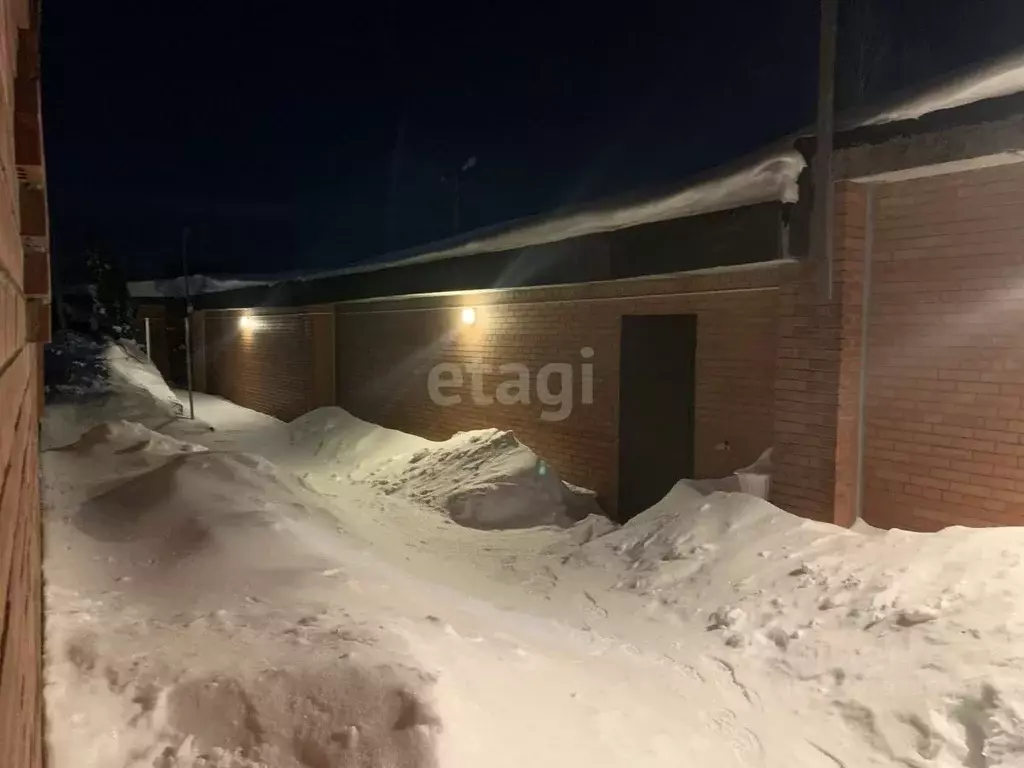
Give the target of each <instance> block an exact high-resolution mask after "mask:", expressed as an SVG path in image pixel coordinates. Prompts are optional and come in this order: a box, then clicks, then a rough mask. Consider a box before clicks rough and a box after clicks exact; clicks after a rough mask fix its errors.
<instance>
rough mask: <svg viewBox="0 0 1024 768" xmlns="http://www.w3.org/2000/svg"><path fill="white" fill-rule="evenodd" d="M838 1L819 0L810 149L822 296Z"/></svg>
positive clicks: (827, 281) (830, 246)
mask: <svg viewBox="0 0 1024 768" xmlns="http://www.w3.org/2000/svg"><path fill="white" fill-rule="evenodd" d="M838 16H839V0H821V33H820V41H819V42H820V46H819V52H818V59H819V65H818V66H819V69H818V125H817V142H816V145H815V152H814V169H813V171H814V218H813V221H812V237H811V254H812V258H814V259H816V260H817V261H818V287H819V290H820V294H821V296H822V297H823V298H825V299H828V300H831V299H832V279H833V269H834V265H833V250H834V245H835V244H834V243H833V242H832V223H833V222H832V219H833V212H834V209H835V188H834V184H833V178H832V152H833V149H834V135H835V96H836V31H837V29H838V26H839V21H838Z"/></svg>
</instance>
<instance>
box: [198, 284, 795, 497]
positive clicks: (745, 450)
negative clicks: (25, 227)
mask: <svg viewBox="0 0 1024 768" xmlns="http://www.w3.org/2000/svg"><path fill="white" fill-rule="evenodd" d="M779 269H780V267H779V265H777V264H768V265H756V266H752V267H747V268H736V269H729V270H723V271H718V272H713V273H692V274H690V275H686V276H675V277H671V278H651V279H643V280H625V281H620V282H613V283H595V284H589V285H580V286H565V287H556V288H539V289H526V290H522V289H520V290H509V291H487V292H477V293H467V294H458V295H446V296H444V297H430V298H422V297H421V298H416V297H412V298H407V299H395V300H385V301H371V302H349V303H342V304H336V305H333V306H328V307H309V308H297V309H290V310H281V311H277V312H275V311H267V310H262V311H254V314H253V318H254V323H255V326H254V327H252V328H249V329H245V328H241V327H240V325H239V318H240V317H241V316H242V315H243V314H244V313H243V312H242V311H236V310H208V311H205V312H200V313H197V320H196V322H197V323H199V322H201V323H202V324H203V335H204V337H205V340H206V341H205V350H204V352H205V354H204V355H203V356H204V357H205V360H206V362H205V366H204V371H203V372H202V374H199V375H197V380H198V378H199V376H200V375H203V376H205V377H206V383H207V387H206V389H207V391H209V392H212V393H214V394H219V395H222V396H224V397H227V398H228V399H230V400H233V401H234V402H237V403H239V404H241V405H244V406H246V407H249V408H253V409H255V410H259V411H262V412H264V413H269V414H272V415H274V416H277V417H279V418H282V419H293V418H295V417H296V416H298V415H300V414H302V413H304V412H306V411H308V410H310V409H312V408H315V407H317V406H319V405H324V404H328V403H335V402H336V403H338V404H340V405H342V406H343V407H345V408H347V409H348V410H350V411H351V412H352V413H354V414H356V415H357V416H360V417H361V418H364V419H367V420H369V421H373V422H376V423H379V424H383V425H384V426H387V427H391V428H394V429H400V430H403V431H406V432H411V433H414V434H419V435H422V436H424V437H428V438H433V439H444V438H447V437H450V436H451V435H452V434H453V433H454V432H457V431H460V430H468V429H479V428H482V427H492V426H493V427H499V428H503V429H511V430H513V431H514V432H515V433H516V435H517V437H518V438H519V439H520V440H521V441H523V442H524V443H526V444H527V445H529V446H531V447H532V448H534V449H535V450H536V451H537V452H538V453H539V454H540V455H541V456H543V457H544V458H546V459H547V460H548V461H550V462H551V463H552V465H553V466H554V467H556V468H557V469H558V470H559V472H561V473H562V475H563V476H564V477H565V478H566V479H567V480H569V481H570V482H574V483H577V484H579V485H583V486H585V487H588V488H593V489H595V490H596V491H598V493H599V494H600V497H601V500H602V503H603V504H604V505H605V506H606V508H607V509H608V510H609V511H614V502H615V499H616V493H617V471H618V443H617V436H618V421H617V419H618V374H619V369H618V365H619V363H618V360H619V328H620V322H621V318H622V316H623V315H627V314H695V315H697V318H698V319H697V329H698V330H697V337H698V338H697V349H696V365H697V367H696V392H695V399H696V404H695V456H696V470H697V474H698V475H699V476H702V477H713V476H721V475H725V474H728V473H730V472H731V471H733V470H734V469H737V468H739V467H741V466H744V465H746V464H748V463H750V462H751V461H753V460H754V459H756V458H757V456H758V455H759V454H760V452H761V451H763V450H764V449H765V448H766V447H768V446H769V445H770V444H771V440H772V431H773V419H772V399H773V395H774V388H773V384H774V371H775V339H776V311H777V297H778V279H779ZM466 306H472V307H474V308H475V310H476V313H477V321H476V323H475V324H474V325H472V326H466V325H464V324H463V323H462V322H461V320H460V316H459V315H460V310H461V308H462V307H466ZM584 347H590V348H591V349H592V350H594V355H593V357H592V358H589V359H584V358H583V357H582V356H581V350H582V349H583V348H584ZM681 352H682V350H681ZM671 353H672V350H666V354H671ZM198 358H199V355H197V359H198ZM335 361H337V365H335ZM444 362H448V363H459V364H461V365H463V366H465V367H467V368H470V367H472V366H474V365H476V364H485V365H487V366H490V367H491V370H492V372H491V373H489V374H485V375H483V376H482V377H481V381H482V390H483V392H485V393H489V394H491V395H493V394H494V392H495V391H496V388H497V386H498V384H499V383H500V382H501V381H503V380H505V379H506V378H507V377H506V376H504V375H502V374H500V373H498V372H497V370H496V369H497V366H499V365H501V364H503V363H512V362H516V363H522V364H525V365H526V366H527V367H528V368H529V369H530V370H531V372H532V373H534V374H535V373H536V372H537V371H538V370H539V368H540V367H541V366H543V365H545V364H547V363H569V364H571V365H573V368H574V379H573V387H574V390H575V393H576V394H575V396H574V397H575V400H574V402H575V407H574V408H573V409H572V411H571V413H570V415H569V416H568V417H567V418H565V419H564V420H561V421H546V420H544V419H542V418H541V411H542V410H548V411H552V410H554V409H555V407H554V406H544V405H543V404H542V403H541V402H539V401H538V399H537V398H536V396H534V397H532V398H531V402H530V404H528V405H526V404H517V405H501V404H499V403H497V402H494V403H493V404H491V405H489V406H481V405H478V404H475V403H474V402H473V399H472V397H471V390H470V379H469V378H467V380H466V385H465V387H464V388H463V389H462V390H461V392H462V394H463V398H462V402H461V403H459V404H457V405H451V406H440V405H438V404H436V403H434V402H433V401H432V400H431V398H430V396H429V389H428V376H429V371H430V369H431V368H432V367H433V366H434V365H435V364H437V363H444ZM584 362H587V363H590V364H592V365H593V376H594V386H593V395H594V396H593V403H592V404H591V405H583V404H582V403H581V402H580V400H581V387H582V384H581V369H580V367H579V366H580V364H582V363H584ZM553 389H557V388H555V387H553Z"/></svg>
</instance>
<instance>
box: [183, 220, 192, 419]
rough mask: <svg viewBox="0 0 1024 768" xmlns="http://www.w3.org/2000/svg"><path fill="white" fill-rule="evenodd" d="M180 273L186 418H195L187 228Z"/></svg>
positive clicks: (186, 229)
mask: <svg viewBox="0 0 1024 768" xmlns="http://www.w3.org/2000/svg"><path fill="white" fill-rule="evenodd" d="M181 273H182V275H183V276H184V278H185V368H186V377H187V379H188V417H189V418H190V419H192V420H195V418H196V404H195V400H194V398H193V396H192V291H191V289H190V288H189V284H188V227H184V228H183V229H182V230H181Z"/></svg>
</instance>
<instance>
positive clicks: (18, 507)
mask: <svg viewBox="0 0 1024 768" xmlns="http://www.w3.org/2000/svg"><path fill="white" fill-rule="evenodd" d="M29 20H30V17H29V14H28V9H27V4H26V3H22V2H13V1H12V0H7V1H6V2H0V766H2V768H7V766H10V767H11V768H15V767H17V768H22V767H23V766H25V767H27V768H41V766H42V765H43V753H42V746H43V741H42V694H41V667H40V665H41V646H42V589H41V578H40V567H41V563H40V558H41V548H40V526H41V522H40V514H39V487H38V473H39V463H38V443H37V437H38V422H39V408H40V402H41V397H40V396H41V372H42V357H41V352H40V349H41V347H40V345H39V344H38V343H35V342H39V341H45V340H47V338H48V332H49V328H48V325H49V324H48V317H49V313H48V304H47V302H48V300H49V286H48V281H49V270H48V266H47V264H46V263H45V261H44V259H45V236H46V231H45V197H44V196H42V195H41V187H40V182H41V180H42V169H41V162H42V161H41V157H39V153H38V152H37V153H36V154H35V155H32V153H28V155H27V156H31V157H30V159H31V160H32V163H33V164H31V165H25V164H24V163H23V162H22V160H23V159H24V158H20V157H19V159H18V161H17V162H16V159H15V139H14V135H15V114H14V98H15V84H16V82H17V86H18V88H31V87H35V88H38V83H37V82H36V80H35V72H36V70H35V67H34V65H33V66H32V71H31V72H29V73H28V75H26V73H25V71H24V69H25V68H24V66H23V67H21V69H20V70H19V71H18V78H17V81H16V80H15V72H16V61H18V59H19V58H20V59H21V60H22V62H23V63H24V62H26V61H28V63H29V64H32V57H31V56H28V55H27V54H26V52H25V50H21V51H20V55H19V38H20V40H21V42H22V43H23V44H24V43H26V41H28V42H29V43H31V42H33V41H34V33H33V32H32V31H31V30H25V29H22V30H19V28H18V27H19V24H25V23H27V22H28V21H29ZM22 47H23V46H22ZM33 50H34V49H33ZM30 106H31V105H30ZM19 126H20V128H21V130H20V131H19V135H22V134H23V135H24V136H26V137H27V138H26V139H24V140H28V138H31V140H32V141H33V142H34V143H35V144H37V145H39V146H41V143H40V138H39V137H40V134H39V115H38V103H36V104H35V108H34V110H29V111H25V110H24V109H22V110H21V111H20V114H19ZM19 141H22V139H19ZM26 162H27V161H26ZM29 176H31V178H33V179H34V182H33V185H32V186H31V187H30V186H28V185H26V184H24V183H20V182H19V177H23V178H25V177H29ZM26 195H28V196H31V197H32V200H31V201H27V200H26ZM26 203H30V207H31V205H34V206H35V208H34V209H33V211H34V213H35V214H36V218H35V219H34V220H33V221H32V222H31V226H33V227H36V229H37V230H38V229H39V228H40V226H41V225H40V221H42V222H44V225H43V227H42V229H41V231H33V232H32V233H28V232H27V231H26V229H25V227H24V222H20V221H19V209H20V208H21V207H22V206H23V205H25V204H26ZM40 206H43V207H42V208H40ZM40 215H41V218H40ZM23 236H24V237H30V238H31V239H32V241H33V245H34V250H33V258H32V260H31V263H30V268H29V269H27V270H26V268H25V263H24V250H23V247H22V243H23ZM27 294H30V295H31V296H33V297H34V298H31V299H29V298H28V296H27ZM29 302H31V304H30V303H29Z"/></svg>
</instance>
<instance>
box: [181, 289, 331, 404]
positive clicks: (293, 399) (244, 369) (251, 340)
mask: <svg viewBox="0 0 1024 768" xmlns="http://www.w3.org/2000/svg"><path fill="white" fill-rule="evenodd" d="M246 314H247V313H243V312H240V311H239V312H235V311H231V312H213V311H208V312H197V313H196V314H195V316H194V319H193V322H194V323H195V324H196V325H197V326H198V325H200V324H201V325H202V330H201V331H198V332H197V333H196V334H195V341H196V342H199V341H200V340H203V341H205V349H204V351H203V352H202V353H201V354H196V355H195V362H194V364H195V365H196V366H199V365H202V370H201V371H197V373H196V383H197V384H199V383H200V382H205V385H206V391H208V392H211V393H213V394H217V395H221V396H222V397H226V398H227V399H228V400H231V401H233V402H236V403H238V404H240V405H244V406H245V407H247V408H252V409H253V410H256V411H261V412H263V413H267V414H270V415H271V416H276V417H277V418H279V419H284V420H286V421H290V420H292V419H294V418H296V417H298V416H301V415H302V414H303V413H306V412H307V411H310V410H312V409H314V408H319V407H320V406H324V405H332V404H333V403H334V344H333V330H334V327H333V310H332V308H331V307H307V308H299V309H294V310H288V311H287V312H273V311H268V310H263V311H262V312H259V313H257V312H254V313H253V314H252V315H251V317H252V323H253V325H252V327H249V328H243V327H241V326H240V325H239V318H240V317H242V316H243V315H246Z"/></svg>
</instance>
